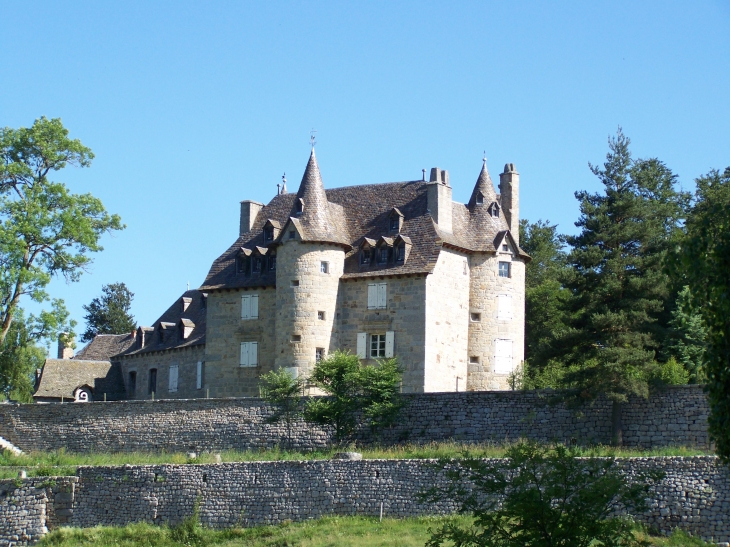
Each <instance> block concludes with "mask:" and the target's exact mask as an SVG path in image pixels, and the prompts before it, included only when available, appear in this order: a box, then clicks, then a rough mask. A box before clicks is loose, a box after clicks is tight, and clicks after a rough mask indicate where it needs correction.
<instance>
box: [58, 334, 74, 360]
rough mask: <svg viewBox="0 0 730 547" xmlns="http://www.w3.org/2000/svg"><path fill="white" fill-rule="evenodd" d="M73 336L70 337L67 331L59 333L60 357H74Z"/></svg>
mask: <svg viewBox="0 0 730 547" xmlns="http://www.w3.org/2000/svg"><path fill="white" fill-rule="evenodd" d="M73 343H74V341H73V338H68V333H67V332H62V333H61V334H59V335H58V359H73V356H74V348H73Z"/></svg>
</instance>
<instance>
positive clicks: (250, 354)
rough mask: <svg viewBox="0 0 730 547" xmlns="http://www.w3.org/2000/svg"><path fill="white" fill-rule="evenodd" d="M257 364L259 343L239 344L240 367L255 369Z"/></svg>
mask: <svg viewBox="0 0 730 547" xmlns="http://www.w3.org/2000/svg"><path fill="white" fill-rule="evenodd" d="M258 364H259V343H258V342H241V360H240V365H241V366H242V367H256V366H258Z"/></svg>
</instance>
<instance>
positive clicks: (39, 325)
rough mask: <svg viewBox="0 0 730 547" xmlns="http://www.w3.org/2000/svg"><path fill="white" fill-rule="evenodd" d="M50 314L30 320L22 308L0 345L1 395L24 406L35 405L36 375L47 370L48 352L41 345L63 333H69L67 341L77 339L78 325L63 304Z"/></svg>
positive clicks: (16, 310)
mask: <svg viewBox="0 0 730 547" xmlns="http://www.w3.org/2000/svg"><path fill="white" fill-rule="evenodd" d="M52 306H53V308H52V310H51V311H50V312H48V311H43V312H41V313H40V315H39V316H38V317H35V316H33V315H31V316H30V317H28V318H26V317H25V314H24V313H23V310H22V309H21V308H16V309H15V316H14V318H13V321H12V323H11V325H10V329H9V330H8V334H7V336H6V337H5V340H3V342H2V343H1V344H0V393H1V394H2V395H3V396H4V397H6V398H8V399H13V400H16V401H21V402H26V403H28V402H32V401H33V397H32V396H33V390H34V387H35V382H34V379H35V371H36V370H37V369H39V368H41V367H42V366H43V363H44V361H45V358H46V348H44V347H42V346H41V345H40V344H41V343H42V342H44V341H48V342H50V341H51V340H55V339H56V338H57V336H58V333H59V332H66V334H65V337H66V339H67V341H70V340H71V339H72V338H73V327H74V325H75V324H76V323H75V321H73V320H71V321H69V313H68V311H67V310H66V308H65V307H64V305H63V302H62V301H60V300H54V301H53V302H52Z"/></svg>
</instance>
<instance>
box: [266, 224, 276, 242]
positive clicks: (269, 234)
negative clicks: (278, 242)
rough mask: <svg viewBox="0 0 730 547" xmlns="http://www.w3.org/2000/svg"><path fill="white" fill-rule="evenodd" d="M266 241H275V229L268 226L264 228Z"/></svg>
mask: <svg viewBox="0 0 730 547" xmlns="http://www.w3.org/2000/svg"><path fill="white" fill-rule="evenodd" d="M264 241H274V227H273V226H267V227H266V228H264Z"/></svg>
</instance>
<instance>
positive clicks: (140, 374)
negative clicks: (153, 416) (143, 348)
mask: <svg viewBox="0 0 730 547" xmlns="http://www.w3.org/2000/svg"><path fill="white" fill-rule="evenodd" d="M198 362H201V363H204V362H205V346H202V345H200V346H192V347H186V348H180V349H177V350H173V351H164V352H163V351H160V352H153V353H143V354H140V355H133V356H130V357H125V358H123V359H122V360H121V365H122V375H123V377H124V388H125V391H126V392H127V394H128V397H129V398H130V399H137V400H143V399H151V398H152V394H151V393H150V389H149V385H150V369H156V370H157V388H156V390H155V399H188V398H192V397H205V389H204V388H205V386H203V388H201V389H196V388H195V386H196V379H197V374H198ZM170 365H177V366H178V379H177V385H178V389H177V391H172V392H171V391H170V390H169V387H170ZM203 368H205V365H203ZM132 371H134V372H136V373H137V379H136V388H135V390H134V393H132V390H131V385H130V378H129V373H130V372H132ZM203 377H205V374H204V375H203Z"/></svg>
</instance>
